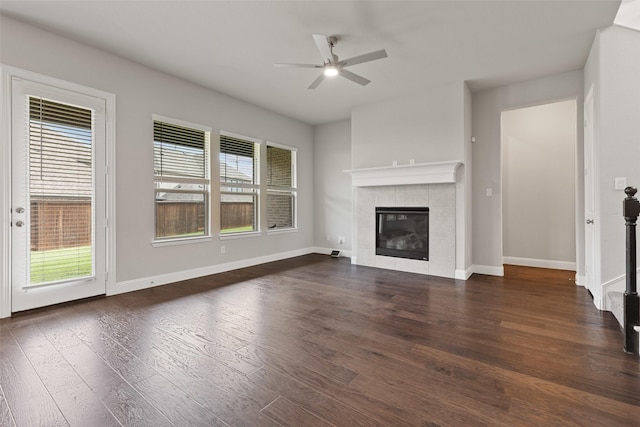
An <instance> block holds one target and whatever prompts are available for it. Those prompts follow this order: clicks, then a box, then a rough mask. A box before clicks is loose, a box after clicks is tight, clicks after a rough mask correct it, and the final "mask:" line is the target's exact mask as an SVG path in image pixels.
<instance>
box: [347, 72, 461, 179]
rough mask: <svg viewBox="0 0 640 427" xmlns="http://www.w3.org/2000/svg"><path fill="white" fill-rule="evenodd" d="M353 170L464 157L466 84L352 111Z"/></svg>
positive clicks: (434, 89) (426, 91)
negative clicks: (395, 162) (394, 163)
mask: <svg viewBox="0 0 640 427" xmlns="http://www.w3.org/2000/svg"><path fill="white" fill-rule="evenodd" d="M351 124H352V138H353V139H352V152H351V166H352V168H353V169H360V168H368V167H380V166H391V165H392V162H393V160H396V161H397V162H398V164H399V165H407V164H409V161H410V160H411V159H414V160H415V163H431V162H440V161H447V160H463V158H464V146H463V138H464V83H462V82H455V83H451V84H448V85H443V86H439V87H434V88H430V89H429V90H425V91H420V92H418V93H415V94H411V95H407V96H402V97H398V98H394V99H391V100H387V101H383V102H379V103H376V104H370V105H365V106H360V107H357V108H354V109H353V111H352V113H351Z"/></svg>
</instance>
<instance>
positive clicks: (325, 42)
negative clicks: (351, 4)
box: [274, 34, 387, 89]
mask: <svg viewBox="0 0 640 427" xmlns="http://www.w3.org/2000/svg"><path fill="white" fill-rule="evenodd" d="M313 41H314V42H315V44H316V47H317V48H318V50H319V51H320V55H321V56H322V65H316V64H274V66H276V67H294V68H320V69H322V73H321V74H320V75H319V76H318V78H316V79H315V80H314V81H313V83H311V85H310V86H309V87H308V88H307V89H315V88H317V87H318V85H319V84H320V83H322V81H323V80H324V78H325V77H334V76H337V75H340V76H342V77H344V78H345V79H347V80H351V81H352V82H355V83H358V84H359V85H361V86H366V85H368V84H369V83H371V80H368V79H365V78H364V77H362V76H360V75H358V74H355V73H352V72H351V71H348V70H345V68H346V67H350V66H352V65H356V64H362V63H364V62H370V61H375V60H376V59H382V58H386V57H387V51H386V50H384V49H381V50H376V51H374V52H369V53H365V54H364V55H359V56H354V57H353V58H349V59H344V60H342V61H340V59H339V58H338V55H336V54H335V53H333V48H334V47H335V46H336V44H338V39H337V37H334V36H331V37H327V36H324V35H322V34H313Z"/></svg>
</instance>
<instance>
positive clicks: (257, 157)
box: [216, 130, 263, 240]
mask: <svg viewBox="0 0 640 427" xmlns="http://www.w3.org/2000/svg"><path fill="white" fill-rule="evenodd" d="M222 137H228V138H233V139H238V140H241V141H245V142H248V143H252V144H253V149H254V153H253V162H254V167H253V177H252V178H253V183H252V184H248V183H242V182H223V181H222V179H221V174H220V171H218V172H219V173H218V209H219V212H220V215H219V221H218V230H219V233H220V239H222V240H225V239H231V238H238V237H243V236H256V235H260V234H262V231H261V230H262V221H261V212H262V209H261V205H262V203H261V199H262V188H261V186H262V184H261V182H262V180H261V171H262V152H263V148H262V147H263V142H262V140H260V139H258V138H253V137H250V136H246V135H241V134H237V133H233V132H229V131H225V130H220V133H219V141H220V140H221V139H222ZM217 154H218V155H217V159H216V160H217V162H218V163H217V164H218V167H219V166H220V163H221V161H220V155H221V154H222V147H221V144H219V145H218V153H217ZM223 188H237V189H249V190H253V192H252V193H249V192H247V193H244V194H245V195H247V196H252V197H253V200H254V201H253V210H254V229H253V230H249V231H227V232H225V231H223V229H222V204H223V202H222V197H223V195H237V194H238V193H240V194H243V193H242V192H234V191H224V190H223Z"/></svg>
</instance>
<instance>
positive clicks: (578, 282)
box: [576, 274, 587, 288]
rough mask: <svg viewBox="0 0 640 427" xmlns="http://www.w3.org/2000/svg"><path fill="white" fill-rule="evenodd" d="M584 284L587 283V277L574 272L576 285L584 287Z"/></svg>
mask: <svg viewBox="0 0 640 427" xmlns="http://www.w3.org/2000/svg"><path fill="white" fill-rule="evenodd" d="M586 284H587V278H586V277H585V276H578V275H577V274H576V285H578V286H582V287H583V288H584V287H585V286H586Z"/></svg>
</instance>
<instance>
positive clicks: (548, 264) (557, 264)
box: [502, 256, 576, 271]
mask: <svg viewBox="0 0 640 427" xmlns="http://www.w3.org/2000/svg"><path fill="white" fill-rule="evenodd" d="M502 262H503V263H505V264H511V265H521V266H525V267H537V268H552V269H556V270H572V271H575V270H576V263H575V262H572V261H555V260H550V259H536V258H520V257H512V256H505V257H502Z"/></svg>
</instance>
